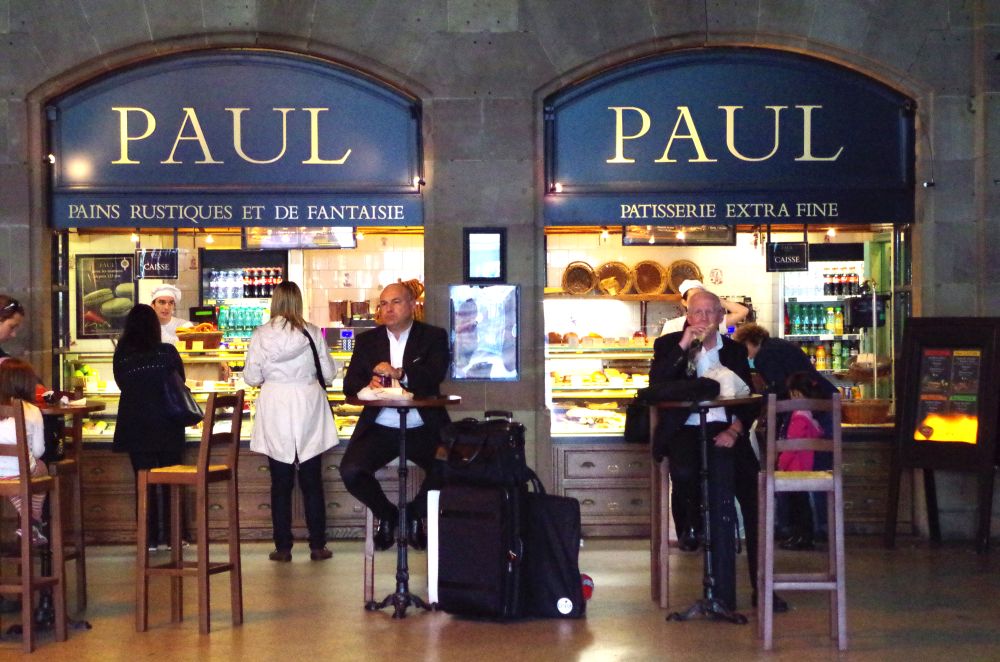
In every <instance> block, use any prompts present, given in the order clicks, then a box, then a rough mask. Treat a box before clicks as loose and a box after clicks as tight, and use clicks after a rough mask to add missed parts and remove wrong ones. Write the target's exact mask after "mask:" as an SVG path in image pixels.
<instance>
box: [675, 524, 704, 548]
mask: <svg viewBox="0 0 1000 662" xmlns="http://www.w3.org/2000/svg"><path fill="white" fill-rule="evenodd" d="M677 546H678V547H680V549H681V551H682V552H693V551H695V550H697V549H698V547H699V546H700V543H699V541H698V534H697V533H695V532H694V527H688V528H687V529H686V530H685V531H684V533H682V534H681V537H680V539H679V540H678V541H677Z"/></svg>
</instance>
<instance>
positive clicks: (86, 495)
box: [61, 349, 419, 543]
mask: <svg viewBox="0 0 1000 662" xmlns="http://www.w3.org/2000/svg"><path fill="white" fill-rule="evenodd" d="M244 356H245V353H244V351H243V350H226V349H219V350H203V351H181V358H182V360H183V361H184V366H185V372H186V373H187V375H188V380H187V383H188V386H189V387H190V388H191V390H192V393H193V394H194V396H195V399H196V400H198V401H199V402H202V403H203V402H204V401H205V400H207V398H208V394H209V393H210V392H212V391H216V392H230V391H234V390H237V389H239V388H243V389H245V390H246V404H245V407H246V409H245V410H244V421H243V429H242V434H241V437H242V440H243V441H242V446H243V447H242V448H241V450H240V465H239V490H240V530H241V532H242V537H243V538H244V539H246V540H260V539H265V540H266V539H269V538H270V537H271V496H270V489H271V482H270V476H269V470H268V463H267V458H266V457H265V456H263V455H260V454H258V453H254V452H252V451H251V450H250V449H249V448H248V446H249V440H250V431H251V429H252V425H253V411H254V398H255V397H256V395H257V392H258V389H256V388H254V387H249V386H246V385H245V384H244V383H243V380H242V379H241V377H240V371H241V370H242V367H243V360H244ZM331 356H332V357H333V359H334V362H335V364H336V366H337V368H338V378H337V379H336V380H335V381H334V384H333V385H332V386H331V387H330V388H328V389H327V397H328V398H329V400H330V403H331V405H332V407H333V411H334V418H335V420H336V423H337V433H338V436H339V437H340V445H339V446H337V447H336V448H333V449H331V450H330V451H328V452H327V453H325V454H324V456H323V482H324V486H325V495H326V510H327V528H328V534H329V536H330V537H331V538H345V537H349V538H360V537H362V536H363V534H364V522H365V511H364V506H362V504H361V503H360V502H359V501H357V499H355V498H354V497H352V496H351V495H350V494H348V493H347V490H346V489H345V488H344V485H343V483H342V482H341V480H340V472H339V465H340V458H341V457H342V456H343V454H344V449H345V447H346V445H347V440H348V439H349V438H350V436H351V433H352V432H353V430H354V425H355V423H356V422H357V420H358V414H359V413H360V411H361V407H356V406H353V405H349V404H347V403H346V402H344V395H343V393H342V391H341V388H342V384H343V379H342V375H343V370H344V368H345V367H346V363H347V362H348V361H349V360H350V357H351V355H350V353H345V352H332V353H331ZM112 358H113V353H112V352H77V351H68V352H63V353H62V355H61V360H62V374H63V382H62V384H63V387H64V388H72V389H78V390H80V391H81V392H82V395H83V397H85V398H87V400H88V401H95V400H96V401H100V402H103V403H104V404H105V405H106V408H105V410H104V411H102V412H99V413H95V414H92V415H91V416H90V417H88V419H87V420H86V423H85V425H84V436H83V439H84V442H85V443H84V447H83V452H82V457H81V462H82V465H83V471H82V476H83V499H84V520H85V528H86V531H87V537H88V542H96V543H132V542H134V540H135V477H134V476H133V473H132V467H131V465H130V464H129V458H128V455H127V454H124V453H114V452H112V451H111V441H112V439H113V438H114V430H115V418H116V414H117V411H118V398H119V396H120V391H119V390H118V387H117V385H116V384H115V382H114V376H113V371H112ZM223 362H225V363H226V364H227V365H228V366H229V368H230V369H231V370H232V375H233V377H232V378H231V379H230V380H227V381H223V380H221V379H193V378H192V375H195V374H199V376H205V375H208V376H215V375H216V374H217V375H218V376H219V377H221V376H222V370H221V365H222V363H223ZM213 367H219V368H220V370H219V371H218V372H216V371H214V370H212V369H211V368H213ZM200 439H201V428H200V425H199V426H193V427H190V428H188V429H187V441H188V448H187V451H186V453H187V460H188V461H189V462H190V463H192V464H193V463H194V460H195V458H196V457H197V449H198V440H200ZM378 476H379V479H380V481H381V482H383V483H384V484H386V489H387V491H388V492H389V493H393V490H394V489H395V487H394V485H395V481H396V480H397V478H396V473H395V470H394V469H393V468H391V467H390V468H388V469H383V470H382V471H381V472H379V474H378ZM413 482H414V483H415V484H417V485H419V481H418V480H415V481H413ZM413 492H414V494H415V493H416V490H415V489H414V490H413ZM412 496H413V495H411V498H412ZM186 506H187V509H188V513H187V514H188V521H189V524H190V525H189V527H188V530H189V531H192V532H193V531H194V527H193V521H194V519H193V512H192V510H191V509H192V508H193V507H194V499H193V498H191V499H188V500H187V501H186ZM226 507H227V506H226V499H225V498H224V494H223V492H221V491H219V492H218V493H217V494H216V492H215V488H210V489H209V534H210V536H212V537H213V538H215V537H216V536H218V537H219V538H220V539H221V538H222V537H224V535H225V529H224V527H225V526H226V523H227V521H228V520H227V519H226V512H225V508H226ZM292 519H293V531H294V532H295V534H296V536H300V535H301V536H304V535H305V532H306V526H305V514H304V509H303V506H302V503H301V495H300V494H299V492H298V490H295V491H294V492H293V496H292Z"/></svg>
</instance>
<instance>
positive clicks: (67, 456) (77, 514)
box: [47, 414, 87, 611]
mask: <svg viewBox="0 0 1000 662" xmlns="http://www.w3.org/2000/svg"><path fill="white" fill-rule="evenodd" d="M70 420H71V421H72V424H71V425H69V426H66V427H64V428H63V432H62V447H63V457H62V459H61V460H54V461H52V462H48V463H47V465H48V468H49V474H50V475H52V476H55V477H56V478H58V479H59V480H57V481H56V487H55V490H56V493H57V494H59V501H60V502H61V503H62V502H64V499H63V498H62V496H63V494H65V493H68V494H69V500H70V502H71V503H70V504H69V507H70V508H71V511H70V519H71V520H72V525H73V528H72V532H71V533H70V535H69V536H64V539H65V538H68V540H67V541H66V542H67V543H68V544H67V545H66V551H65V558H66V560H67V561H76V608H77V611H83V610H84V609H86V608H87V548H86V541H85V539H84V530H83V489H82V485H81V484H82V480H81V471H80V447H81V445H82V443H83V416H82V415H81V414H72V415H71V416H70ZM67 480H70V481H72V483H71V484H70V483H66V482H65V481H67Z"/></svg>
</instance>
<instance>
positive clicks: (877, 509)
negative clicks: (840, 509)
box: [844, 484, 889, 519]
mask: <svg viewBox="0 0 1000 662" xmlns="http://www.w3.org/2000/svg"><path fill="white" fill-rule="evenodd" d="M888 502H889V494H888V488H887V487H886V486H885V485H884V484H883V485H845V486H844V517H845V518H846V519H885V513H886V509H887V507H888Z"/></svg>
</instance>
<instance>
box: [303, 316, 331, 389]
mask: <svg viewBox="0 0 1000 662" xmlns="http://www.w3.org/2000/svg"><path fill="white" fill-rule="evenodd" d="M302 335H304V336H305V337H306V340H308V341H309V348H310V349H311V350H312V353H313V362H314V363H315V364H316V381H318V382H319V383H320V385H322V386H323V388H326V387H327V383H326V380H325V379H323V367H322V366H321V365H320V364H319V352H318V351H316V343H315V342H314V341H313V339H312V336H310V335H309V332H308V331H306V330H305V328H303V329H302Z"/></svg>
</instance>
